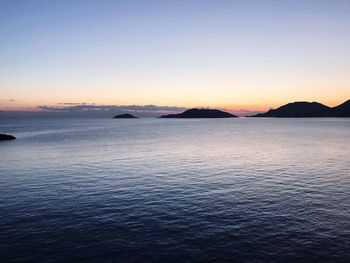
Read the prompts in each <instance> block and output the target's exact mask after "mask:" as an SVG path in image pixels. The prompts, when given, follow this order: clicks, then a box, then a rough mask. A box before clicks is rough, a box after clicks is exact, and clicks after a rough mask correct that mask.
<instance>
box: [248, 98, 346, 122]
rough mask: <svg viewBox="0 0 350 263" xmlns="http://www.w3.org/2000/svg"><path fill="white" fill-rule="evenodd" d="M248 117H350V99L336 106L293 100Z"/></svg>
mask: <svg viewBox="0 0 350 263" xmlns="http://www.w3.org/2000/svg"><path fill="white" fill-rule="evenodd" d="M248 117H274V118H312V117H317V118H319V117H350V100H348V101H346V102H344V103H343V104H340V105H339V106H336V107H333V108H331V107H328V106H326V105H323V104H321V103H318V102H305V101H302V102H293V103H288V104H286V105H283V106H281V107H279V108H277V109H271V110H269V111H268V112H265V113H259V114H256V115H252V116H248Z"/></svg>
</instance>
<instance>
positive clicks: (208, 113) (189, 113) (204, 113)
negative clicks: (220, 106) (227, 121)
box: [160, 109, 237, 119]
mask: <svg viewBox="0 0 350 263" xmlns="http://www.w3.org/2000/svg"><path fill="white" fill-rule="evenodd" d="M236 117H237V116H236V115H233V114H231V113H228V112H225V111H221V110H215V109H189V110H186V111H184V112H182V113H178V114H168V115H163V116H160V118H184V119H186V118H188V119H189V118H236Z"/></svg>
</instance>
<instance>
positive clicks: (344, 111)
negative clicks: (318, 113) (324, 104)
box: [332, 100, 350, 117]
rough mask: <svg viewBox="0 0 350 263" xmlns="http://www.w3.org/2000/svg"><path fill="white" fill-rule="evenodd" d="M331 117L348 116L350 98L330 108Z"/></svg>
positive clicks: (349, 115)
mask: <svg viewBox="0 0 350 263" xmlns="http://www.w3.org/2000/svg"><path fill="white" fill-rule="evenodd" d="M332 116H333V117H350V100H348V101H345V102H344V103H343V104H340V105H338V106H336V107H334V108H332Z"/></svg>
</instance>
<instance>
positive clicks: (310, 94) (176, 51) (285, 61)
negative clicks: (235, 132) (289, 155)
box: [0, 0, 350, 110]
mask: <svg viewBox="0 0 350 263" xmlns="http://www.w3.org/2000/svg"><path fill="white" fill-rule="evenodd" d="M0 36H1V41H0V109H25V108H35V107H37V106H39V105H58V104H59V103H67V102H68V103H95V104H101V105H130V104H136V105H145V104H155V105H169V106H170V105H171V106H180V107H182V106H184V107H192V106H209V107H221V108H227V109H248V110H249V109H250V110H265V109H267V108H269V107H275V106H279V105H281V104H284V103H287V102H291V101H300V100H306V101H319V102H321V103H324V104H327V105H329V106H334V105H336V104H339V103H341V102H343V101H345V100H348V99H350V48H349V47H350V1H349V0H344V1H342V0H328V1H322V0H299V1H298V0H293V1H288V0H283V1H281V0H276V1H269V0H264V1H261V0H256V1H253V0H251V1H250V0H245V1H243V0H241V1H238V0H237V1H235V0H230V1H221V0H215V1H213V0H211V1H203V0H198V1H189V0H186V1H179V0H176V1H175V0H174V1H166V0H162V1H152V0H149V1H146V0H145V1H104V0H101V1H88V0H85V1H76V0H75V1H63V0H60V1H50V0H49V1H47V0H44V1H30V0H26V1H20V0H15V1H13V0H10V1H4V0H2V1H0Z"/></svg>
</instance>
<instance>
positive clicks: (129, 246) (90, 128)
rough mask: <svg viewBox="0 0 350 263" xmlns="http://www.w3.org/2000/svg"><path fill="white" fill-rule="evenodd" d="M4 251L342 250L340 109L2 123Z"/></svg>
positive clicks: (256, 255)
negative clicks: (291, 114) (302, 115)
mask: <svg viewBox="0 0 350 263" xmlns="http://www.w3.org/2000/svg"><path fill="white" fill-rule="evenodd" d="M0 132H3V133H5V132H6V133H12V134H14V135H16V136H17V138H18V139H17V140H16V141H10V142H1V143H0V153H1V158H0V261H1V262H9V261H35V262H39V261H44V262H56V261H60V262H67V261H74V260H75V261H85V262H86V261H94V262H100V261H113V262H226V261H227V262H232V261H235V262H237V261H250V262H256V261H257V262H259V261H269V262H271V261H272V262H285V261H327V262H329V261H337V262H342V261H343V262H346V261H347V262H349V261H350V120H349V119H226V120H225V119H211V120H205V119H202V120H199V119H192V120H171V119H135V120H113V119H93V120H92V119H84V120H80V119H65V120H60V119H55V120H6V121H5V120H1V122H0Z"/></svg>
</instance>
